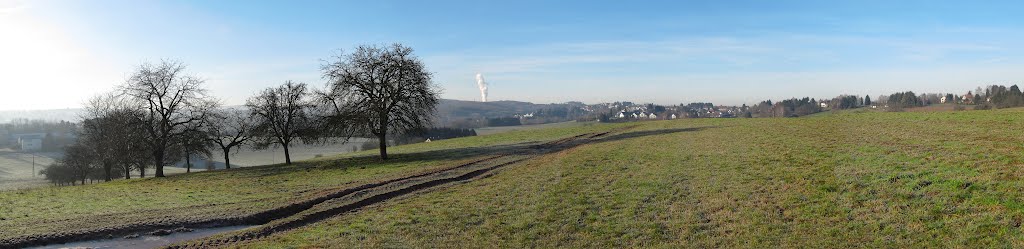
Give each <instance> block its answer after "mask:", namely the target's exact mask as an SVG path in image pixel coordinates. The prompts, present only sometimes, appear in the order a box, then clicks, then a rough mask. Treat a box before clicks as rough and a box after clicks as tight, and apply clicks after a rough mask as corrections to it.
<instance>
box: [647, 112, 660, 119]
mask: <svg viewBox="0 0 1024 249" xmlns="http://www.w3.org/2000/svg"><path fill="white" fill-rule="evenodd" d="M647 118H649V119H658V115H656V114H654V113H651V115H647Z"/></svg>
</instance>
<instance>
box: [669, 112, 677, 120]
mask: <svg viewBox="0 0 1024 249" xmlns="http://www.w3.org/2000/svg"><path fill="white" fill-rule="evenodd" d="M668 119H676V114H675V113H673V114H672V115H669V116H668Z"/></svg>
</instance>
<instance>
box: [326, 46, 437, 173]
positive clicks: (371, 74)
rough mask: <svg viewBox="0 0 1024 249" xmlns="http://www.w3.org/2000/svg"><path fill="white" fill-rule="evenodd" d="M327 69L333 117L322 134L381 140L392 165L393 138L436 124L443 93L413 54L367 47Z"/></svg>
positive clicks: (401, 48)
mask: <svg viewBox="0 0 1024 249" xmlns="http://www.w3.org/2000/svg"><path fill="white" fill-rule="evenodd" d="M334 59H335V60H336V61H334V62H330V63H329V64H325V65H323V66H322V68H321V70H322V71H323V77H324V78H326V79H327V80H329V82H328V86H327V89H326V90H325V91H324V92H322V93H320V94H319V99H320V103H321V104H323V105H324V106H326V107H325V109H327V110H326V111H327V112H328V115H327V116H325V118H324V119H323V120H324V121H323V122H321V124H322V126H323V127H322V128H321V129H320V130H322V131H325V132H330V133H333V135H334V136H338V135H341V136H344V137H352V136H366V135H373V136H376V137H377V140H378V141H379V143H380V158H381V159H383V160H387V158H388V153H387V136H388V135H389V133H393V134H404V133H407V132H411V131H415V130H419V129H423V128H425V127H426V126H428V125H429V124H430V120H431V116H432V115H433V113H434V111H435V109H436V106H437V104H438V95H439V90H438V89H437V87H436V86H435V85H434V84H433V82H432V81H431V77H432V76H431V74H430V72H427V69H426V67H425V66H424V64H423V62H422V61H420V59H419V58H417V57H416V56H415V55H413V50H412V48H409V47H406V46H403V45H401V44H393V45H390V46H373V45H363V46H359V47H357V48H356V49H355V51H354V52H352V53H351V54H341V55H338V56H336V57H335V58H334Z"/></svg>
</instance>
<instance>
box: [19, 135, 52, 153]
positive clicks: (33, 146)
mask: <svg viewBox="0 0 1024 249" xmlns="http://www.w3.org/2000/svg"><path fill="white" fill-rule="evenodd" d="M14 137H16V138H18V145H19V146H21V151H39V150H42V149H43V138H44V137H46V133H28V134H16V135H14Z"/></svg>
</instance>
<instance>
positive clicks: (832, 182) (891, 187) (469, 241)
mask: <svg viewBox="0 0 1024 249" xmlns="http://www.w3.org/2000/svg"><path fill="white" fill-rule="evenodd" d="M643 124H644V126H643V127H641V128H637V129H649V130H656V129H669V128H678V127H697V126H713V127H716V128H709V129H704V130H700V131H696V132H680V133H673V134H667V135H660V136H648V137H640V138H635V139H626V140H619V141H614V142H608V143H597V144H590V145H585V146H581V147H578V148H576V149H573V150H570V151H565V152H563V153H560V154H555V155H549V156H547V157H546V158H544V159H543V160H533V161H530V162H528V163H526V164H523V165H519V166H517V167H513V168H510V169H508V170H505V171H503V172H501V173H499V174H497V175H495V176H493V177H490V178H487V179H483V180H479V181H474V182H471V183H467V184H464V185H461V186H457V187H451V188H446V189H444V190H440V191H433V192H430V193H427V194H423V195H420V196H415V197H410V198H404V199H402V200H398V201H393V202H389V203H385V204H381V205H377V206H374V207H372V208H368V209H366V210H364V211H361V212H357V213H351V214H348V215H343V216H338V217H335V218H333V219H330V220H327V221H324V222H322V223H318V224H315V225H311V226H308V227H305V228H302V229H299V230H295V231H291V232H286V233H281V234H278V235H276V236H273V237H270V238H267V239H264V240H261V241H258V242H256V243H251V244H243V245H239V247H300V248H301V247H337V246H339V245H359V246H366V247H418V246H423V245H431V246H441V247H446V246H455V245H461V246H473V245H476V246H485V247H486V246H490V245H498V246H500V247H512V248H519V247H609V246H611V247H670V248H674V247H756V248H763V247H890V248H892V247H1021V246H1024V243H1021V242H1022V239H1024V237H1022V234H1021V228H1020V226H1021V223H1022V221H1024V205H1022V204H1021V203H1024V202H1022V201H1024V191H1022V190H1024V182H1022V181H1021V176H1024V169H1022V168H1021V167H1022V166H1024V165H1022V159H1024V146H1022V144H1024V133H1022V132H1021V131H1024V110H1020V109H1016V110H999V111H971V112H947V113H851V114H842V113H839V114H836V115H829V116H823V117H819V118H798V119H699V120H678V121H665V122H649V123H643Z"/></svg>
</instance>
